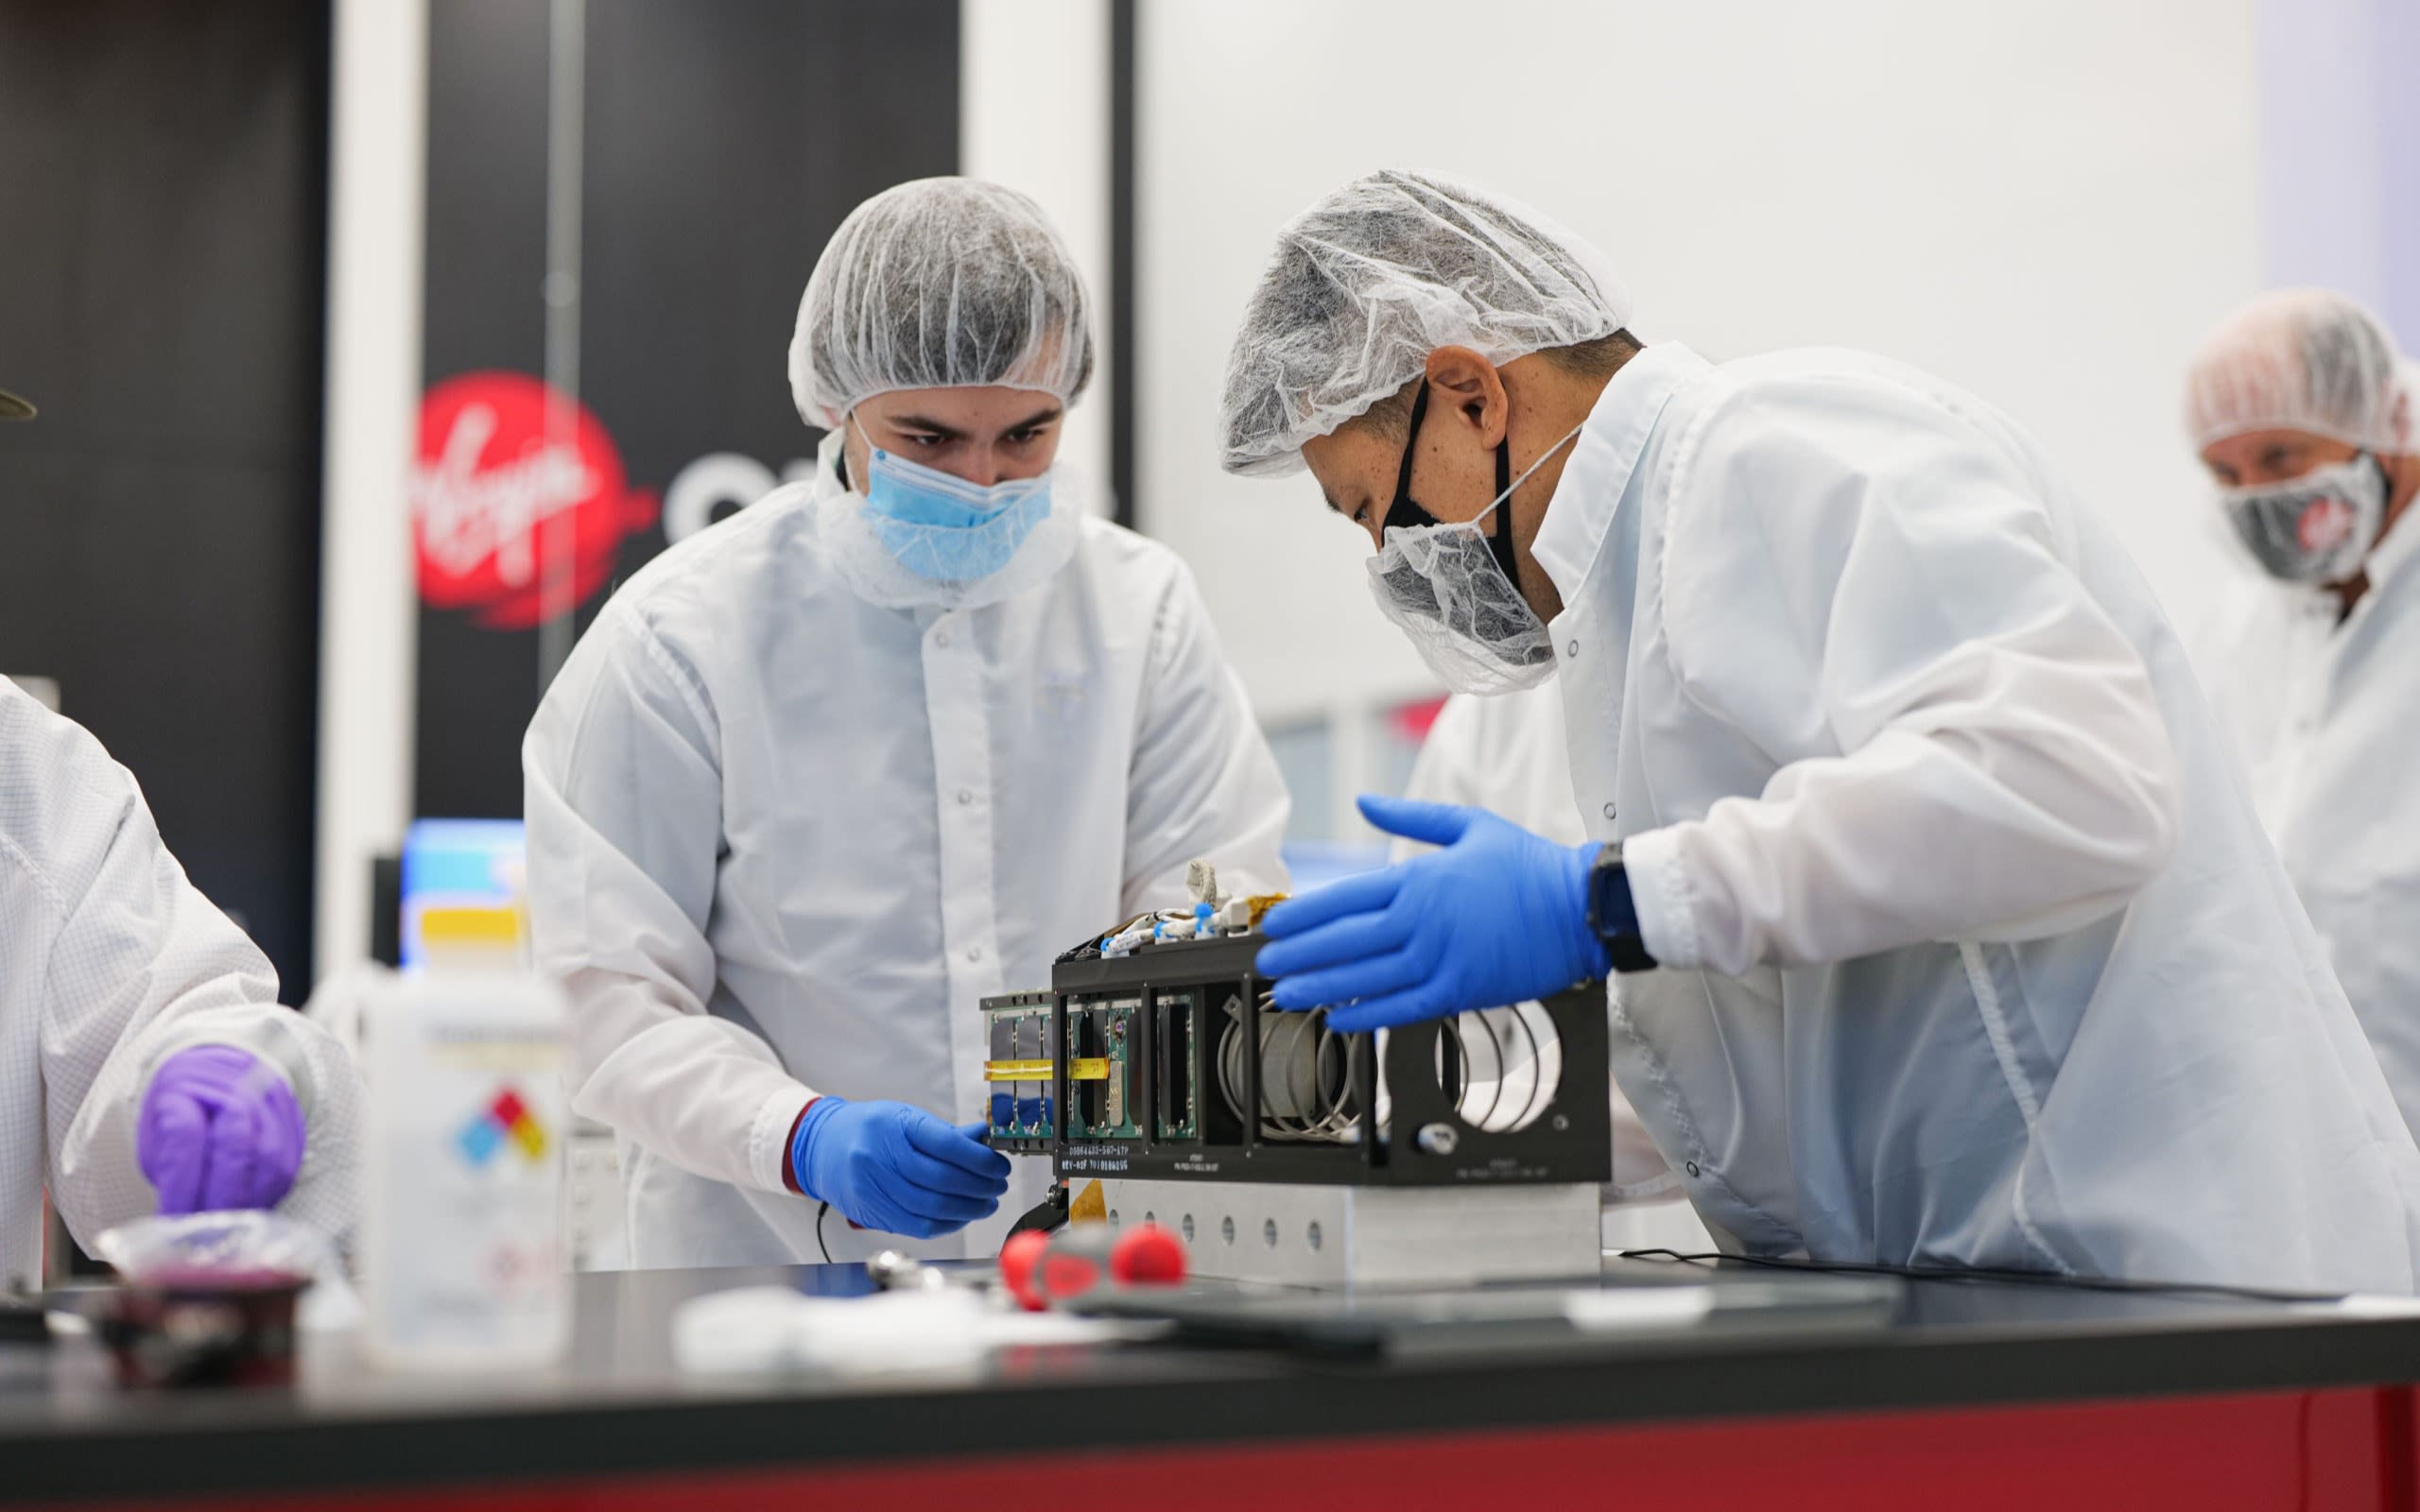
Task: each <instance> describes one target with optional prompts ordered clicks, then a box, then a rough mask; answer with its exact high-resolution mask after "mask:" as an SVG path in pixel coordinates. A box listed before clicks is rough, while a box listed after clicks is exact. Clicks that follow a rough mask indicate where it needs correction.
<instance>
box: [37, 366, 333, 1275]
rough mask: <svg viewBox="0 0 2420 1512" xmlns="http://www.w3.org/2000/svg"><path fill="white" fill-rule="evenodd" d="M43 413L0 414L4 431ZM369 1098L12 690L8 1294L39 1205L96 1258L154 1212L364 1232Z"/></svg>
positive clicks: (272, 977) (130, 804)
mask: <svg viewBox="0 0 2420 1512" xmlns="http://www.w3.org/2000/svg"><path fill="white" fill-rule="evenodd" d="M32 415H33V408H32V406H31V405H29V404H26V403H25V401H23V400H21V399H17V398H16V397H14V396H13V395H9V394H5V393H0V419H5V420H26V419H30V418H32ZM360 1104H361V1084H360V1078H359V1076H358V1075H357V1074H355V1073H354V1068H353V1062H352V1061H351V1060H350V1059H349V1058H348V1057H346V1055H345V1053H344V1051H343V1049H342V1047H340V1046H339V1045H337V1042H336V1041H335V1040H333V1039H331V1038H330V1037H329V1036H328V1034H327V1033H326V1031H324V1030H322V1029H320V1027H319V1026H318V1025H317V1024H314V1023H310V1022H305V1021H304V1020H303V1018H302V1015H301V1014H298V1013H295V1012H294V1011H292V1010H291V1009H288V1008H284V1007H280V1006H279V1005H278V1002H277V973H276V972H275V971H273V970H271V968H270V966H269V964H268V958H267V957H265V956H263V955H262V954H261V953H260V951H259V949H258V948H257V947H255V946H254V945H253V944H252V942H251V940H249V939H247V938H245V937H244V932H243V931H242V930H240V929H237V928H236V927H235V925H234V924H233V921H231V920H230V919H228V918H227V916H226V915H225V914H222V913H220V912H219V911H218V910H217V909H216V908H215V907H213V906H212V905H211V902H210V900H209V899H207V898H204V897H203V896H202V895H201V894H200V893H199V892H198V891H197V890H195V888H194V885H193V884H192V883H190V882H188V881H187V880H186V879H185V874H184V869H183V868H181V867H179V866H178V865H177V859H176V857H174V856H172V855H170V854H169V853H168V849H167V847H166V846H164V845H163V844H161V842H160V832H159V831H158V830H157V829H156V828H154V826H153V824H152V822H151V811H150V809H149V808H147V806H145V804H144V801H143V794H142V792H141V790H140V789H138V788H137V787H136V786H135V782H134V778H133V776H132V775H131V774H130V773H129V772H128V771H127V769H126V768H125V767H123V766H120V765H118V764H117V763H115V762H113V761H112V760H110V755H109V752H108V751H106V750H103V749H102V748H101V743H100V742H99V741H97V740H95V739H94V738H93V737H92V735H91V734H90V733H89V732H87V731H86V730H84V728H83V727H82V726H80V725H78V724H77V723H75V722H74V721H73V720H69V719H64V718H61V716H60V715H58V714H55V713H51V712H50V711H49V710H48V709H45V708H43V706H42V705H41V704H40V703H37V702H36V701H35V700H34V699H33V698H32V697H31V696H29V695H27V694H26V693H25V692H23V691H22V690H20V689H19V688H18V687H17V686H16V685H15V684H14V683H11V682H9V681H8V680H7V679H0V1290H5V1289H7V1288H9V1287H11V1286H22V1287H30V1286H34V1285H37V1284H39V1283H40V1280H41V1271H42V1245H43V1234H42V1194H43V1191H44V1189H47V1190H48V1191H49V1193H50V1195H51V1200H52V1201H53V1202H55V1203H56V1204H58V1207H59V1211H60V1213H61V1216H62V1217H64V1218H65V1219H66V1220H67V1227H68V1228H69V1229H70V1230H72V1231H73V1232H74V1234H75V1235H76V1238H77V1240H78V1242H79V1243H80V1244H82V1245H83V1246H85V1247H87V1248H90V1247H92V1246H93V1243H94V1241H95V1238H96V1237H97V1236H98V1235H99V1234H100V1232H101V1231H102V1230H103V1229H108V1228H111V1227H112V1226H113V1225H116V1224H120V1223H124V1222H126V1221H127V1220H128V1219H130V1218H139V1217H142V1216H144V1215H145V1214H147V1213H150V1212H155V1211H158V1212H166V1213H180V1212H194V1211H206V1210H221V1209H235V1208H271V1207H273V1208H277V1209H279V1210H280V1211H284V1212H285V1213H288V1214H290V1215H292V1216H294V1217H296V1218H300V1219H302V1220H303V1221H305V1222H308V1223H311V1224H313V1225H315V1226H317V1227H318V1228H320V1229H322V1230H324V1231H326V1232H327V1233H329V1234H331V1235H341V1234H342V1233H343V1232H344V1231H345V1230H346V1229H349V1228H350V1227H351V1225H352V1221H353V1214H354V1151H355V1148H356V1143H357V1141H358V1138H359V1118H360Z"/></svg>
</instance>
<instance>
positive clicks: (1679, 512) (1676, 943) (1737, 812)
mask: <svg viewBox="0 0 2420 1512" xmlns="http://www.w3.org/2000/svg"><path fill="white" fill-rule="evenodd" d="M1673 469H1674V470H1673V473H1672V483H1671V514H1670V516H1669V524H1668V533H1667V547H1666V551H1665V554H1664V558H1663V561H1662V564H1661V566H1662V580H1661V588H1662V593H1663V595H1664V624H1665V627H1666V635H1667V639H1666V642H1665V644H1664V646H1663V650H1664V653H1665V654H1666V655H1668V656H1669V658H1670V659H1671V663H1672V666H1673V669H1674V670H1675V672H1676V673H1677V675H1678V678H1679V681H1680V685H1681V688H1682V690H1683V693H1684V696H1685V697H1687V698H1689V699H1691V700H1692V701H1694V702H1696V703H1697V704H1699V705H1700V706H1702V707H1703V709H1704V710H1705V711H1706V712H1708V713H1711V714H1712V715H1713V716H1714V720H1715V722H1716V723H1717V724H1718V725H1727V726H1729V727H1730V728H1731V729H1732V730H1736V731H1737V733H1738V735H1739V736H1741V737H1743V738H1744V739H1745V740H1746V741H1748V742H1750V743H1753V745H1754V746H1755V747H1758V748H1759V749H1760V751H1761V754H1762V755H1763V756H1765V757H1768V758H1777V759H1780V760H1781V761H1782V762H1783V765H1781V766H1780V769H1779V770H1778V771H1775V772H1773V773H1772V776H1771V779H1770V781H1768V782H1766V783H1765V785H1764V788H1763V791H1762V792H1761V793H1760V794H1759V795H1758V796H1756V797H1754V798H1735V799H1724V800H1722V801H1720V802H1718V803H1716V804H1715V805H1714V806H1713V807H1712V809H1711V810H1710V811H1709V812H1708V813H1706V814H1705V816H1703V818H1699V819H1694V820H1690V821H1687V822H1683V823H1677V824H1673V825H1671V826H1669V827H1667V828H1663V829H1658V830H1652V831H1650V832H1647V833H1643V834H1640V835H1637V836H1635V837H1634V838H1633V839H1631V840H1629V841H1627V842H1626V843H1625V845H1624V847H1623V851H1624V857H1625V860H1626V862H1627V864H1628V868H1629V874H1630V877H1631V882H1632V890H1633V893H1634V897H1635V899H1636V900H1637V903H1638V912H1639V919H1640V925H1641V934H1642V936H1643V938H1644V940H1645V942H1646V944H1647V947H1648V949H1649V951H1650V952H1651V954H1653V955H1654V956H1655V957H1656V958H1657V960H1658V961H1660V962H1662V963H1664V964H1666V965H1668V966H1679V967H1703V968H1705V969H1708V970H1712V971H1722V972H1737V971H1744V970H1745V969H1747V968H1748V967H1749V966H1751V965H1754V964H1756V963H1759V962H1769V963H1777V964H1783V965H1795V964H1803V963H1818V962H1828V961H1837V960H1841V959H1846V958H1849V957H1853V956H1858V955H1863V954H1870V953H1873V952H1876V951H1884V950H1890V949H1893V948H1896V947H1900V946H1905V945H1910V944H1915V943H1918V942H1923V941H1932V940H1958V941H1966V940H2012V939H2026V938H2033V937H2039V936H2047V935H2050V934H2054V933H2057V932H2060V931H2063V930H2066V929H2069V928H2073V927H2076V926H2077V925H2080V924H2082V923H2083V922H2086V921H2088V920H2090V919H2097V918H2100V917H2102V916H2104V915H2106V914H2108V913H2110V912H2113V911H2115V910H2116V909H2118V908H2120V907H2122V906H2124V905H2125V904H2126V903H2127V902H2128V901H2129V900H2130V899H2131V898H2132V897H2133V896H2134V894H2135V891H2136V890H2137V889H2138V888H2139V887H2140V886H2141V885H2143V884H2144V883H2145V882H2146V881H2148V880H2149V879H2150V878H2151V877H2152V876H2153V875H2154V874H2155V873H2156V872H2157V871H2158V870H2159V868H2161V867H2162V866H2164V865H2165V864H2166V863H2167V860H2168V858H2169V854H2170V853H2171V851H2172V849H2173V846H2174V842H2175V832H2176V826H2177V822H2178V812H2179V805H2180V801H2181V800H2180V798H2179V794H2178V785H2179V783H2178V779H2177V776H2176V763H2175V757H2174V753H2173V751H2172V750H2171V749H2170V747H2169V740H2168V734H2167V730H2166V727H2165V724H2164V722H2163V720H2162V718H2161V714H2160V710H2159V704H2158V701H2157V698H2156V696H2155V694H2154V691H2153V688H2152V682H2151V679H2150V675H2149V673H2148V672H2147V671H2146V669H2145V667H2144V665H2143V662H2142V661H2141V659H2140V658H2139V657H2138V656H2137V655H2136V654H2135V649H2134V647H2133V645H2132V644H2130V643H2129V642H2128V641H2127V640H2126V638H2125V636H2124V635H2123V633H2122V632H2121V631H2120V630H2119V629H2118V627H2117V626H2116V625H2115V624H2114V623H2113V622H2112V621H2111V619H2110V618H2109V617H2108V615H2107V614H2106V613H2104V612H2103V611H2102V610H2101V609H2100V607H2099V605H2098V604H2097V603H2096V602H2095V600H2094V599H2093V598H2092V596H2091V595H2090V594H2089V593H2088V592H2087V591H2086V589H2085V587H2084V585H2083V582H2082V581H2081V580H2080V579H2079V577H2078V576H2077V574H2076V572H2075V571H2074V570H2073V568H2072V567H2071V566H2070V563H2071V561H2072V560H2073V550H2072V544H2071V543H2070V542H2067V541H2066V539H2065V536H2064V531H2063V526H2062V523H2061V521H2060V519H2059V518H2058V517H2057V516H2056V515H2055V513H2054V512H2053V509H2052V507H2050V506H2049V505H2048V504H2046V503H2045V494H2046V491H2047V490H2048V489H2049V488H2050V487H2051V485H2049V484H2048V483H2047V482H2046V481H2044V480H2042V479H2039V478H2036V477H2034V476H2032V475H2031V474H2030V473H2029V472H2026V471H2025V470H2024V469H2023V468H2022V467H2020V465H2019V464H2018V463H2017V461H2016V460H2015V459H2014V455H2013V453H2012V450H2011V449H2010V448H2009V447H2008V446H2007V445H2005V444H2003V443H2002V442H2000V441H1998V440H1996V439H1995V438H1994V437H1993V436H1992V434H1991V433H1989V432H1987V431H1985V430H1984V429H1982V428H1981V427H1980V426H1979V424H1978V423H1976V422H1974V421H1970V420H1969V419H1968V418H1966V417H1964V416H1962V415H1960V414H1958V413H1956V412H1955V411H1952V410H1950V409H1949V408H1947V407H1946V406H1945V404H1943V403H1942V402H1941V401H1939V400H1937V399H1935V398H1933V397H1932V396H1930V395H1927V394H1923V393H1919V392H1917V391H1914V390H1912V389H1907V388H1903V387H1898V386H1895V385H1893V384H1891V383H1889V382H1887V381H1885V380H1880V379H1867V378H1861V377H1860V378H1847V377H1834V378H1830V379H1826V380H1821V381H1806V380H1801V381H1798V382H1796V383H1794V384H1789V385H1782V386H1776V387H1775V388H1774V389H1772V391H1760V390H1757V389H1750V390H1748V391H1746V392H1744V393H1741V394H1737V395H1735V396H1733V397H1731V398H1729V399H1726V400H1723V401H1720V407H1719V408H1717V409H1715V410H1713V411H1710V412H1709V413H1708V414H1707V415H1706V416H1705V417H1703V421H1702V423H1701V424H1700V425H1699V427H1698V428H1697V429H1696V430H1695V431H1693V432H1690V433H1685V437H1684V439H1683V441H1682V443H1681V444H1680V447H1679V448H1678V450H1676V452H1675V454H1674V464H1673Z"/></svg>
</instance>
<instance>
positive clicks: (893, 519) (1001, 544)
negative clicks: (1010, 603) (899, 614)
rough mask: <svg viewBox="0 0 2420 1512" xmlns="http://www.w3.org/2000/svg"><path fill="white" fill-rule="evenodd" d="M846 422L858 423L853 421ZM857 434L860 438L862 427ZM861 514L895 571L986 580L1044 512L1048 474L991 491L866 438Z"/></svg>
mask: <svg viewBox="0 0 2420 1512" xmlns="http://www.w3.org/2000/svg"><path fill="white" fill-rule="evenodd" d="M851 423H852V424H854V423H856V421H855V420H854V419H852V421H851ZM857 434H858V435H859V436H861V437H862V436H864V435H865V431H864V429H863V428H862V427H860V428H859V429H858V432H857ZM866 449H867V451H868V452H869V453H870V454H871V455H872V456H873V461H872V463H871V464H870V465H869V466H868V467H867V469H866V492H865V512H866V521H867V524H871V525H872V526H873V532H874V535H875V537H876V538H877V539H878V540H880V541H881V542H882V543H883V545H884V547H885V548H886V549H888V550H889V551H890V555H891V556H892V557H893V558H896V559H897V560H898V562H899V565H900V566H902V567H905V568H907V569H908V571H909V572H911V573H914V574H915V575H916V576H919V577H924V578H929V579H931V580H933V581H935V582H948V583H963V582H972V581H974V580H975V579H977V578H979V577H989V576H992V575H993V574H994V573H995V572H998V571H999V570H1000V569H1001V568H1003V567H1005V566H1007V565H1008V564H1009V558H1011V557H1013V556H1015V555H1016V554H1017V548H1018V547H1019V546H1022V545H1024V544H1025V538H1026V537H1027V536H1029V535H1030V534H1032V533H1033V527H1034V526H1035V525H1038V524H1041V523H1042V522H1043V521H1044V520H1045V519H1046V518H1048V516H1049V514H1050V473H1049V472H1048V471H1045V472H1043V473H1042V474H1041V475H1040V476H1039V477H1030V478H1006V479H1003V480H1002V481H1000V482H998V483H994V484H991V485H990V486H988V487H987V486H985V485H983V484H980V483H969V482H967V481H966V480H965V479H964V478H961V477H958V476H955V475H953V474H951V473H948V472H942V471H941V470H940V469H938V468H929V467H926V466H925V465H924V464H923V463H921V462H910V461H908V459H907V458H906V457H904V456H897V455H892V454H891V453H889V452H886V451H883V450H882V449H880V448H879V447H876V446H875V445H874V444H873V440H872V438H868V439H867V440H866Z"/></svg>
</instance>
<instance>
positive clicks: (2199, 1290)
mask: <svg viewBox="0 0 2420 1512" xmlns="http://www.w3.org/2000/svg"><path fill="white" fill-rule="evenodd" d="M1615 1253H1616V1255H1617V1256H1619V1257H1620V1258H1621V1259H1623V1260H1665V1261H1672V1262H1676V1263H1687V1264H1698V1263H1714V1262H1718V1261H1726V1260H1727V1261H1732V1262H1735V1263H1738V1264H1742V1265H1756V1266H1761V1267H1763V1268H1765V1269H1767V1270H1797V1271H1812V1272H1815V1273H1818V1274H1823V1275H1838V1276H1896V1277H1899V1278H1901V1279H1902V1280H1925V1281H2010V1282H2014V1283H2015V1284H2018V1285H2022V1286H2048V1287H2053V1288H2065V1289H2066V1290H2068V1291H2078V1292H2124V1293H2135V1294H2155V1295H2160V1296H2196V1295H2198V1296H2208V1297H2242V1298H2244V1299H2246V1300H2249V1301H2255V1302H2332V1301H2335V1300H2337V1299H2338V1296H2339V1294H2337V1293H2333V1292H2286V1291H2275V1290H2272V1289H2270V1288H2267V1287H2260V1286H2227V1285H2222V1284H2221V1283H2220V1282H2217V1281H2139V1280H2119V1279H2118V1278H2116V1277H2110V1276H2061V1275H2057V1274H2055V1273H2053V1272H2050V1271H2041V1270H1996V1269H1993V1268H1991V1267H1989V1266H1979V1265H1883V1264H1861V1263H1857V1262H1854V1261H1821V1260H1783V1259H1780V1258H1778V1257H1775V1256H1772V1255H1726V1254H1724V1253H1722V1252H1721V1251H1720V1250H1703V1251H1699V1252H1694V1253H1684V1252H1682V1251H1680V1250H1677V1249H1667V1248H1664V1247H1662V1246H1650V1247H1648V1248H1645V1249H1620V1250H1616V1251H1615Z"/></svg>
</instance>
